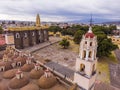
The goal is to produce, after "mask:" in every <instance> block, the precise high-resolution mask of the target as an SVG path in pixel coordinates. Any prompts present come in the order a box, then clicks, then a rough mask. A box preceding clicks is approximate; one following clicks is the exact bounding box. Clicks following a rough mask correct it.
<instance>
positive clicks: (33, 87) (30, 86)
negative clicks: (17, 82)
mask: <svg viewBox="0 0 120 90" xmlns="http://www.w3.org/2000/svg"><path fill="white" fill-rule="evenodd" d="M20 90H39V87H38V86H37V85H36V84H28V85H26V86H24V87H23V88H21V89H20Z"/></svg>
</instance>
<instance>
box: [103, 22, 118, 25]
mask: <svg viewBox="0 0 120 90" xmlns="http://www.w3.org/2000/svg"><path fill="white" fill-rule="evenodd" d="M103 24H116V25H120V21H111V22H104V23H103Z"/></svg>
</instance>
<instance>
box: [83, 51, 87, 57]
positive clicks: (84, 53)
mask: <svg viewBox="0 0 120 90" xmlns="http://www.w3.org/2000/svg"><path fill="white" fill-rule="evenodd" d="M83 58H86V51H85V50H84V51H83Z"/></svg>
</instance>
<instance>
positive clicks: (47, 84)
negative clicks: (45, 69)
mask: <svg viewBox="0 0 120 90" xmlns="http://www.w3.org/2000/svg"><path fill="white" fill-rule="evenodd" d="M56 83H57V80H56V78H55V76H51V77H45V76H44V75H43V76H41V77H40V79H39V80H38V85H39V86H40V88H42V89H49V88H51V87H53V86H54V85H55V84H56Z"/></svg>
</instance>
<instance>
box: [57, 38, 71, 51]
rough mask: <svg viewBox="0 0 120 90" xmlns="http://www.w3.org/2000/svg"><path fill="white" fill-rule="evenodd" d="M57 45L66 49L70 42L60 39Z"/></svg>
mask: <svg viewBox="0 0 120 90" xmlns="http://www.w3.org/2000/svg"><path fill="white" fill-rule="evenodd" d="M59 45H61V46H62V47H63V48H64V49H66V48H68V47H69V46H70V42H69V41H68V40H67V39H62V41H60V43H59Z"/></svg>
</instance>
